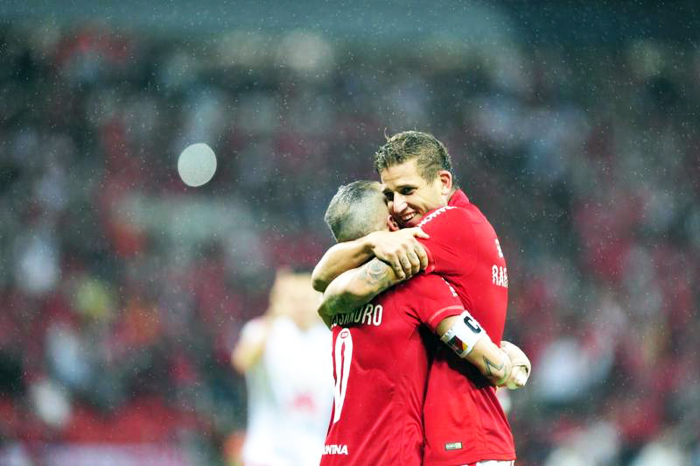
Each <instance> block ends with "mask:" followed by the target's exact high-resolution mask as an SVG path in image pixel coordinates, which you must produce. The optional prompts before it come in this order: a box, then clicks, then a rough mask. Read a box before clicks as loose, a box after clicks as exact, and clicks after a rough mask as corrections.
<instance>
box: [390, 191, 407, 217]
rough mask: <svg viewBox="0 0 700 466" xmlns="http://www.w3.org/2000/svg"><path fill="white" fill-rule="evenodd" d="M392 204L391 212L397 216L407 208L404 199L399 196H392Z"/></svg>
mask: <svg viewBox="0 0 700 466" xmlns="http://www.w3.org/2000/svg"><path fill="white" fill-rule="evenodd" d="M392 204H393V211H394V213H397V214H400V213H402V212H403V211H404V210H406V207H408V204H406V198H405V197H404V196H402V195H400V194H394V199H393V201H392Z"/></svg>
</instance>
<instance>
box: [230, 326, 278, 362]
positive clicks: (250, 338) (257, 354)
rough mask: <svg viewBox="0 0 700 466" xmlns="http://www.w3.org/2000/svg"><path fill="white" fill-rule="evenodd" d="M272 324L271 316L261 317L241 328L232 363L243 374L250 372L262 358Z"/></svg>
mask: <svg viewBox="0 0 700 466" xmlns="http://www.w3.org/2000/svg"><path fill="white" fill-rule="evenodd" d="M271 324H272V322H271V319H270V318H267V317H259V318H257V319H254V320H252V321H250V322H248V323H246V324H245V325H244V326H243V328H242V329H241V335H240V338H239V340H238V343H237V344H236V346H235V347H234V348H233V351H232V352H231V365H232V366H233V367H234V369H236V370H237V371H238V372H240V373H241V374H245V373H246V372H248V370H250V368H251V367H253V366H254V365H255V364H256V363H257V362H258V361H259V360H260V359H261V358H262V356H263V354H264V353H265V344H266V343H267V339H268V337H269V333H270V327H271Z"/></svg>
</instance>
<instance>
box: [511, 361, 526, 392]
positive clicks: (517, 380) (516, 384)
mask: <svg viewBox="0 0 700 466" xmlns="http://www.w3.org/2000/svg"><path fill="white" fill-rule="evenodd" d="M527 379H528V375H527V372H526V371H525V369H524V368H523V367H522V366H517V367H514V368H513V372H512V373H511V375H510V379H509V380H508V383H507V385H506V386H507V387H508V388H509V389H511V390H517V389H519V388H523V387H524V386H525V384H526V383H527Z"/></svg>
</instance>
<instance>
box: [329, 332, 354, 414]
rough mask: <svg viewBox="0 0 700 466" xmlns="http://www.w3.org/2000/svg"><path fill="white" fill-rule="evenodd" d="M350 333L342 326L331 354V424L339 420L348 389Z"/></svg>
mask: <svg viewBox="0 0 700 466" xmlns="http://www.w3.org/2000/svg"><path fill="white" fill-rule="evenodd" d="M352 346H353V343H352V333H350V329H347V328H344V329H342V330H341V331H340V333H339V334H338V338H337V339H336V340H335V348H334V351H333V355H334V357H335V361H334V363H335V364H334V365H335V387H334V390H333V405H334V408H333V412H334V414H333V424H335V423H336V422H338V421H339V420H340V413H341V412H342V411H343V404H344V403H345V394H346V393H347V391H348V377H349V376H350V365H351V364H352Z"/></svg>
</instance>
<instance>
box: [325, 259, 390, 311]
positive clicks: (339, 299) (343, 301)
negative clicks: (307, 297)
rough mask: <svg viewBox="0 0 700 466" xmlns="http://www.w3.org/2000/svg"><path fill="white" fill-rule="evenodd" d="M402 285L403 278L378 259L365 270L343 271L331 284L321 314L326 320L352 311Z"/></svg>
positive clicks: (368, 263) (360, 268)
mask: <svg viewBox="0 0 700 466" xmlns="http://www.w3.org/2000/svg"><path fill="white" fill-rule="evenodd" d="M399 282H401V279H399V278H398V277H397V276H396V273H395V272H394V270H393V269H392V268H391V267H390V266H389V265H388V264H385V263H384V262H382V261H380V260H379V259H377V258H374V259H372V260H370V261H369V262H367V263H366V264H364V265H362V266H361V267H358V268H355V269H352V270H348V271H346V272H343V273H342V274H340V276H338V277H337V278H335V279H334V280H333V281H332V282H331V283H330V285H328V287H327V288H326V291H325V293H324V294H323V299H322V301H321V307H320V308H319V314H321V316H322V317H323V316H324V315H327V316H333V315H336V314H344V313H348V312H352V311H354V310H355V309H357V308H358V307H360V306H362V305H363V304H366V303H368V302H370V301H371V300H372V298H374V297H375V296H376V295H378V294H379V293H381V292H382V291H384V290H386V289H387V288H389V287H391V286H393V285H396V284H397V283H399Z"/></svg>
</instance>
